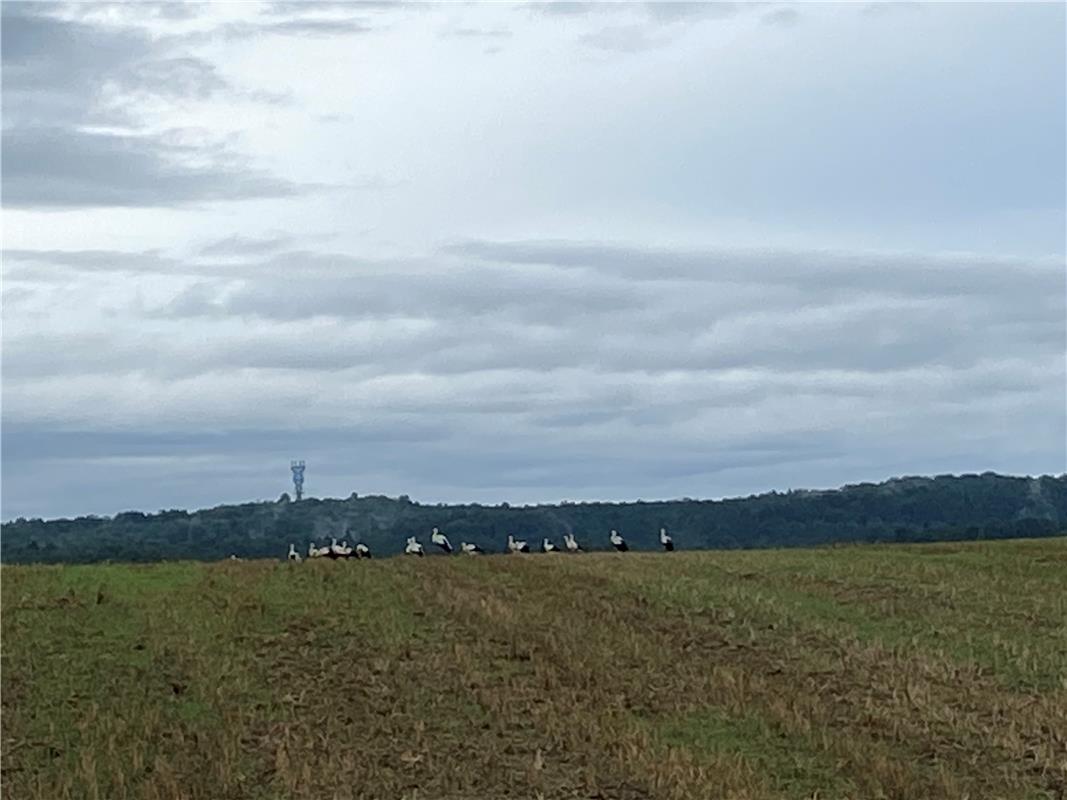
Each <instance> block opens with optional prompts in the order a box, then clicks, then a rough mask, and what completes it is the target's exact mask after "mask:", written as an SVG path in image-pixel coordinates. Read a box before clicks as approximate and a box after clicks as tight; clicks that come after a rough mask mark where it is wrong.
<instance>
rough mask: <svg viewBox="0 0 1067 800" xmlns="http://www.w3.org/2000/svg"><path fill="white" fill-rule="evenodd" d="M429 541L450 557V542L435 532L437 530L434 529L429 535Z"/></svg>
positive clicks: (438, 532)
mask: <svg viewBox="0 0 1067 800" xmlns="http://www.w3.org/2000/svg"><path fill="white" fill-rule="evenodd" d="M430 541H431V542H433V543H434V544H435V545H437V546H438V547H440V548H441V549H442V550H444V551H445V552H446V553H448V554H450V555H451V553H452V542H450V541H448V537H447V536H445V535H444V534H443V533H441V531H439V530H437V528H434V529H433V532H432V533H431V534H430Z"/></svg>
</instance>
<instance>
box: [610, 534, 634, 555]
mask: <svg viewBox="0 0 1067 800" xmlns="http://www.w3.org/2000/svg"><path fill="white" fill-rule="evenodd" d="M609 538H610V539H611V546H612V547H614V548H615V549H616V550H618V551H619V552H620V553H625V552H626V551H627V550H629V549H630V548H629V546H627V544H626V540H625V539H623V538H622V537H621V536H619V532H618V531H616V530H612V532H611V536H610V537H609Z"/></svg>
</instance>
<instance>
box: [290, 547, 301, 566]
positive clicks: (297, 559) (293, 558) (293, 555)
mask: <svg viewBox="0 0 1067 800" xmlns="http://www.w3.org/2000/svg"><path fill="white" fill-rule="evenodd" d="M288 558H289V560H290V561H295V562H296V563H298V564H299V563H300V553H298V552H296V545H295V544H290V545H289V556H288Z"/></svg>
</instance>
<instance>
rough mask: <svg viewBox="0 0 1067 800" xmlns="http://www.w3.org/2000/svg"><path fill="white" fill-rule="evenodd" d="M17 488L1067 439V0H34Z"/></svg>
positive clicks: (1014, 455)
mask: <svg viewBox="0 0 1067 800" xmlns="http://www.w3.org/2000/svg"><path fill="white" fill-rule="evenodd" d="M2 13H3V47H2V55H3V111H4V114H3V206H4V222H5V225H4V259H3V261H4V263H3V509H2V516H3V518H4V519H5V520H6V519H12V518H15V517H18V516H42V517H53V516H61V515H63V516H67V515H71V516H72V515H77V514H84V513H99V514H112V513H115V512H118V511H122V510H125V509H131V508H138V509H143V510H157V509H160V508H174V507H202V506H209V505H215V504H218V503H222V502H241V501H247V500H253V499H265V498H270V499H274V498H276V497H277V496H278V495H279V494H280V493H281V492H283V491H286V490H287V489H289V488H290V480H289V479H290V475H289V460H290V459H291V458H304V459H306V460H307V462H308V466H307V478H306V488H307V491H308V493H309V494H312V495H316V496H346V495H348V494H349V493H351V492H353V491H356V492H358V493H360V494H369V493H386V494H391V495H395V494H402V493H403V494H409V495H410V496H411V497H412V498H414V499H419V500H422V501H427V502H438V501H478V502H494V503H495V502H500V501H504V500H506V501H509V502H512V503H522V502H534V501H558V500H562V499H572V500H578V499H618V500H623V499H637V498H643V499H659V498H675V497H683V496H691V497H722V496H730V495H736V494H748V493H753V492H760V491H767V490H770V489H780V490H781V489H788V488H801V487H830V486H837V485H840V484H843V483H848V482H856V481H861V480H882V479H885V478H888V477H891V476H894V475H902V474H932V473H944V472H981V471H984V470H996V471H1000V472H1007V473H1017V474H1039V473H1048V472H1052V473H1060V472H1063V471H1064V470H1065V469H1067V464H1065V437H1067V430H1065V374H1064V373H1065V346H1067V328H1065V325H1067V323H1065V318H1067V313H1065V295H1067V287H1065V269H1064V257H1065V246H1064V240H1065V222H1064V219H1065V208H1064V194H1065V170H1067V165H1065V158H1064V141H1065V118H1067V108H1065V85H1064V83H1065V77H1064V76H1065V72H1067V65H1065V57H1064V52H1065V45H1064V41H1065V38H1064V37H1065V6H1064V5H1063V4H1062V3H1048V4H1037V3H1029V4H1022V3H1016V4H1003V5H958V4H949V3H938V4H933V3H930V4H920V5H896V4H894V5H892V6H889V5H864V4H844V3H840V4H827V5H811V4H803V5H785V4H778V5H775V4H766V5H763V4H761V5H755V4H747V5H746V4H737V5H733V4H724V3H720V4H705V5H700V4H668V3H651V4H643V3H630V4H611V5H604V4H598V5H594V4H565V5H547V6H546V5H532V4H519V3H515V4H494V5H489V4H477V3H456V4H450V5H438V6H425V5H424V6H418V5H416V6H402V7H397V6H396V5H393V4H391V3H373V4H364V5H354V4H345V3H329V4H312V3H272V4H271V3H264V4H256V3H248V2H244V3H230V4H224V3H215V4H203V5H185V6H182V5H147V4H136V5H135V4H128V5H98V4H92V3H79V4H74V5H70V6H53V5H46V4H40V3H26V4H24V3H15V2H4V3H3V5H2Z"/></svg>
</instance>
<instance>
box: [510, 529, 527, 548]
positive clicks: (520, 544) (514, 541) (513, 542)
mask: <svg viewBox="0 0 1067 800" xmlns="http://www.w3.org/2000/svg"><path fill="white" fill-rule="evenodd" d="M508 552H509V553H529V552H530V545H528V544H526V542H523V541H521V540H519V539H516V538H515V537H514V536H512V535H511V534H510V533H509V534H508Z"/></svg>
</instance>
